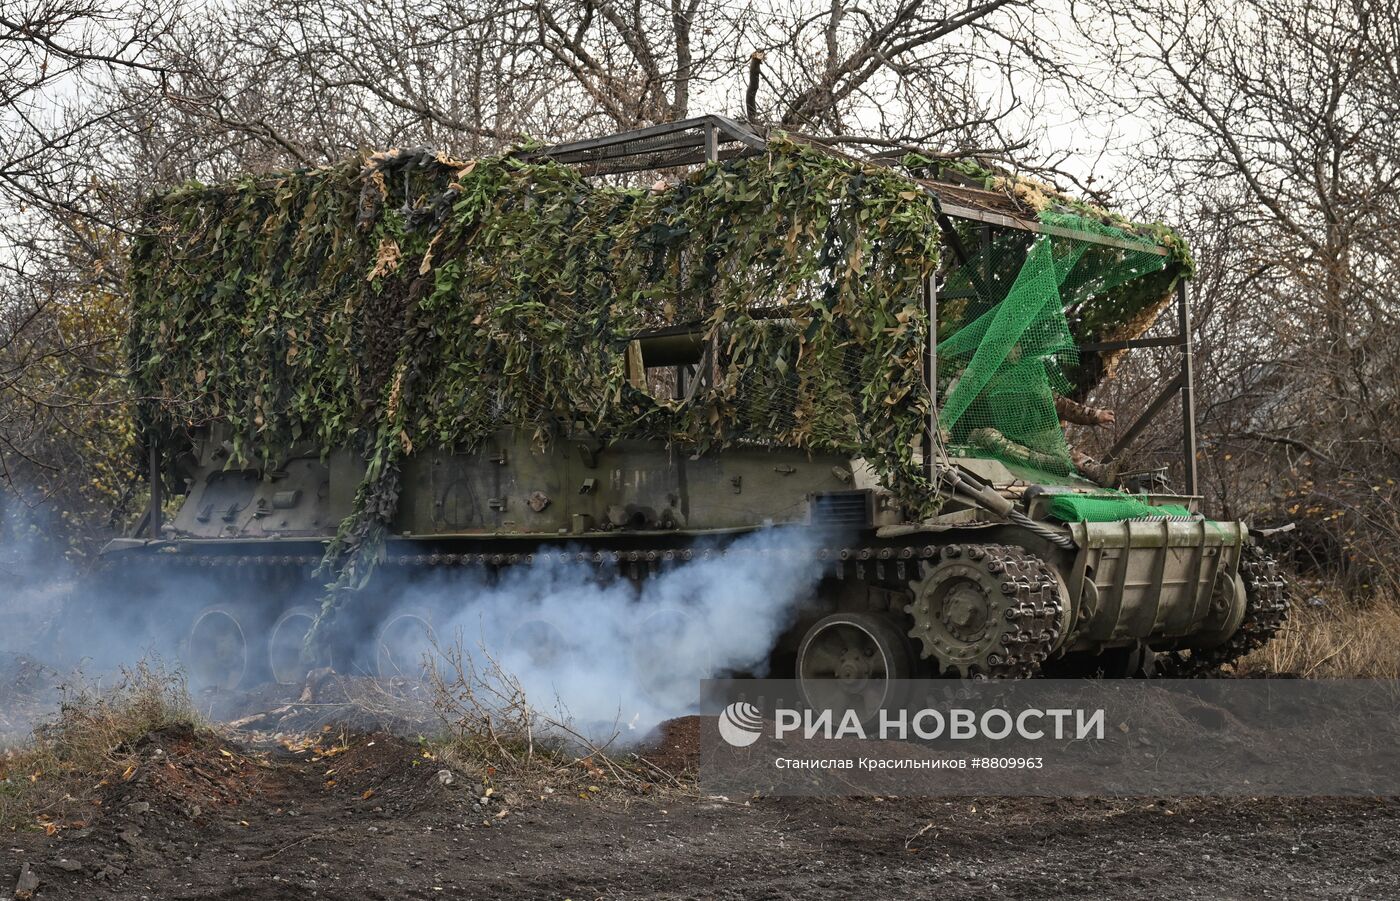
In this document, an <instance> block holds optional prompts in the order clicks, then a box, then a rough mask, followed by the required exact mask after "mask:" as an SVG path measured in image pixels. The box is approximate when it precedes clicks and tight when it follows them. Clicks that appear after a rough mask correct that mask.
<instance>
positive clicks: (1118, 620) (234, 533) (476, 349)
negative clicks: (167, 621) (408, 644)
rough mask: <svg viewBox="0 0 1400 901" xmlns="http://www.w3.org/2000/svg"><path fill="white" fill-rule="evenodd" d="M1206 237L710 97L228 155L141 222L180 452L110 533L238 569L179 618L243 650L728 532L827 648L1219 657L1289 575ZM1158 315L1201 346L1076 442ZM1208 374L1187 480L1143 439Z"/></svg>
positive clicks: (119, 562) (678, 550)
mask: <svg viewBox="0 0 1400 901" xmlns="http://www.w3.org/2000/svg"><path fill="white" fill-rule="evenodd" d="M636 172H645V173H647V175H646V179H645V180H646V182H647V183H649V182H650V181H651V180H652V179H653V178H654V177H656V176H657V174H658V173H659V174H660V176H659V177H660V179H661V180H660V181H659V182H658V183H657V184H655V185H652V186H651V187H649V188H619V187H616V185H617V183H618V182H619V181H621V180H623V179H622V178H619V177H617V176H624V175H625V174H626V173H636ZM608 177H611V178H608ZM1190 269H1191V264H1190V259H1189V255H1188V254H1187V253H1186V250H1185V248H1184V246H1183V245H1182V244H1181V242H1180V240H1179V239H1177V238H1176V237H1175V236H1174V235H1172V234H1171V233H1170V232H1169V231H1167V230H1165V229H1162V228H1160V227H1145V226H1139V225H1134V224H1132V223H1129V222H1126V221H1124V220H1121V219H1119V218H1116V217H1114V216H1112V215H1111V214H1108V213H1106V212H1104V211H1101V210H1096V209H1094V208H1091V207H1088V206H1087V205H1084V204H1081V203H1078V202H1076V201H1074V200H1072V199H1070V198H1067V197H1064V196H1062V195H1060V194H1058V193H1057V192H1054V191H1052V190H1051V189H1050V188H1048V187H1046V186H1044V185H1039V184H1036V183H1033V182H1029V181H1024V180H1021V179H1017V178H1015V177H1013V176H1011V175H1009V174H1008V173H1005V172H999V171H995V170H992V169H989V168H986V167H984V166H982V165H981V164H979V163H977V161H973V160H965V161H957V162H951V163H950V162H947V161H945V160H937V159H933V158H925V157H922V156H919V155H917V154H911V155H909V156H906V157H903V158H900V159H884V160H876V161H871V160H857V159H853V158H851V157H848V156H846V155H844V154H842V153H840V152H839V151H837V150H836V149H834V148H833V147H832V146H830V145H829V144H827V143H823V142H821V141H816V140H813V139H807V138H800V137H795V136H790V135H766V136H764V135H759V134H757V133H755V132H754V131H752V130H751V129H749V128H747V127H745V126H743V125H740V124H738V123H735V122H732V121H730V120H727V119H724V118H721V117H714V116H710V117H703V118H699V119H691V120H687V121H684V122H677V123H674V124H669V125H664V126H658V127H654V128H648V129H643V130H640V131H635V132H629V133H625V134H619V135H613V136H609V137H606V138H601V139H597V140H590V141H582V142H578V143H572V144H564V145H557V146H551V147H542V148H540V147H534V148H525V149H521V150H517V151H515V152H512V153H509V154H504V155H502V156H500V157H494V158H490V159H486V160H477V161H457V160H452V159H449V158H447V157H444V156H442V155H440V154H434V153H432V152H429V151H424V150H413V151H395V152H390V153H385V154H379V155H376V156H374V157H370V158H369V159H367V160H357V161H354V162H352V163H347V164H345V165H342V166H338V167H331V168H327V169H319V170H310V171H301V172H289V173H284V174H280V175H274V176H270V177H265V178H259V179H249V180H247V181H245V182H241V183H238V184H232V185H223V186H214V187H207V186H202V185H191V186H188V187H186V188H183V189H180V190H178V191H175V192H172V193H170V194H167V195H164V196H162V197H159V198H156V199H155V200H154V201H152V203H151V205H150V207H149V209H148V213H147V220H146V226H145V229H144V231H143V233H142V235H141V236H140V238H139V240H138V242H137V246H136V250H135V252H134V256H133V277H132V292H133V305H134V315H133V329H132V335H131V343H130V351H131V358H132V366H133V371H134V374H135V381H136V385H137V389H138V393H139V395H140V396H141V397H142V398H143V401H142V405H141V412H140V422H139V426H140V435H141V440H142V442H143V445H144V448H145V454H146V460H147V461H148V466H149V476H150V480H151V485H152V489H153V491H152V500H151V504H150V509H149V511H148V513H147V515H146V517H145V519H144V521H143V522H142V523H141V525H140V526H139V528H138V529H137V531H136V533H135V534H134V535H133V536H132V537H130V538H126V539H122V540H119V541H116V542H114V543H113V544H112V545H111V547H110V548H109V549H108V550H107V552H106V553H107V558H108V560H109V562H111V563H112V564H113V565H114V566H117V567H119V568H120V569H121V570H122V571H124V572H128V573H130V572H140V573H143V576H142V577H141V578H145V579H147V580H149V582H150V584H158V583H162V582H164V583H165V584H169V583H170V580H171V579H173V578H175V575H174V574H176V573H182V574H195V575H196V576H197V577H198V578H199V579H200V580H201V581H200V584H201V585H212V586H214V588H213V589H212V597H211V596H210V594H209V593H206V592H205V591H204V590H203V589H200V590H197V591H196V590H192V591H190V592H189V594H190V599H189V602H188V609H185V610H182V611H181V613H180V616H179V617H177V618H178V619H181V621H180V622H178V623H176V624H174V625H173V628H175V629H176V630H177V631H178V632H179V633H180V635H181V636H182V643H183V647H184V648H185V653H186V655H187V661H188V663H189V665H190V667H191V670H192V673H193V674H194V676H195V677H196V679H197V680H199V681H203V682H206V683H212V684H217V685H223V686H234V685H237V684H238V683H239V682H241V681H247V680H251V679H256V678H259V677H264V676H266V675H268V674H270V675H271V676H273V677H275V678H277V679H278V680H280V681H287V682H293V681H297V680H299V679H300V678H301V677H302V675H303V674H304V673H305V671H306V668H307V667H308V666H309V665H312V664H313V663H318V662H326V660H330V661H331V662H333V663H334V664H335V665H336V666H337V667H351V668H354V667H365V668H370V669H378V670H379V671H380V672H381V673H384V672H388V671H390V670H393V669H396V668H398V667H400V666H402V664H403V661H402V660H400V659H397V658H396V657H395V655H394V653H393V652H392V651H391V650H390V649H392V648H393V647H396V646H397V645H396V636H402V635H403V634H407V633H414V632H421V631H424V630H427V629H430V628H431V623H430V622H429V620H430V619H431V615H430V614H428V613H424V612H421V611H418V610H416V609H414V608H413V607H412V606H411V603H410V605H409V606H408V607H407V608H405V607H404V605H403V600H404V599H403V598H402V597H400V598H397V599H393V600H391V599H388V598H386V597H385V596H384V594H383V593H382V592H380V591H378V590H377V589H376V586H377V585H381V584H387V583H388V582H392V584H394V585H396V586H399V588H398V589H396V590H398V591H400V593H406V594H407V595H408V596H409V598H408V599H409V601H410V602H411V595H412V585H413V584H414V582H415V580H419V579H426V578H433V579H439V578H448V579H449V582H448V584H451V583H450V578H451V576H452V574H463V573H471V574H472V581H471V583H472V584H481V581H480V580H481V579H486V580H488V581H489V580H490V579H492V578H499V577H500V576H501V575H502V574H504V573H507V572H510V571H512V570H513V569H517V568H520V567H531V566H539V565H543V564H545V563H546V562H549V561H558V560H567V561H570V562H572V563H574V564H582V565H586V566H590V567H595V568H596V569H597V570H598V572H599V573H600V574H602V576H603V577H607V578H616V579H630V580H636V581H642V580H645V579H647V578H649V577H651V576H653V575H656V574H658V573H661V572H664V571H666V570H669V569H672V568H675V567H680V566H684V565H686V564H687V561H692V560H694V559H696V558H698V557H706V556H715V555H723V554H726V553H736V554H737V553H766V554H792V555H801V556H802V557H803V559H804V560H805V561H806V562H805V565H808V566H810V567H811V568H812V571H813V572H814V573H817V574H819V575H820V579H819V581H818V582H817V583H816V584H817V586H818V587H817V588H816V589H815V590H814V591H813V592H812V596H811V597H807V598H803V599H801V604H800V611H801V612H800V615H799V617H798V621H797V622H796V623H794V624H793V626H792V628H791V629H789V630H788V632H787V633H786V634H785V635H784V636H783V637H782V638H781V639H780V640H779V641H778V642H777V644H776V646H775V647H774V648H773V650H772V660H773V661H774V662H775V663H776V665H777V666H779V667H780V668H789V667H790V668H791V669H790V670H789V671H795V672H796V673H797V675H798V676H799V677H800V678H801V679H804V680H811V679H837V680H843V681H844V682H845V683H846V684H850V685H852V686H859V685H865V684H869V683H871V682H872V681H873V682H878V681H879V680H881V679H886V678H896V677H925V676H926V677H949V676H953V677H993V678H1021V677H1029V676H1034V675H1037V674H1041V673H1080V672H1083V673H1100V674H1107V675H1120V676H1127V675H1132V674H1139V673H1143V672H1145V671H1147V670H1148V669H1150V668H1151V665H1152V661H1153V660H1156V661H1157V662H1158V664H1159V665H1160V668H1166V669H1168V670H1169V671H1171V672H1173V673H1176V674H1181V675H1192V674H1199V673H1206V672H1210V671H1212V670H1214V669H1216V668H1218V667H1220V666H1223V665H1225V664H1228V663H1230V662H1232V661H1234V660H1236V659H1238V658H1239V657H1240V656H1241V655H1243V654H1245V653H1247V652H1248V651H1250V650H1251V649H1253V648H1256V647H1258V646H1260V645H1261V644H1262V643H1264V642H1266V641H1268V640H1269V638H1270V637H1271V636H1272V635H1273V634H1274V632H1275V631H1276V630H1277V629H1278V627H1279V625H1280V623H1281V622H1282V620H1283V618H1284V616H1285V615H1286V610H1287V598H1286V596H1285V593H1284V587H1283V584H1282V582H1281V581H1280V579H1279V577H1278V575H1277V574H1276V572H1275V570H1274V566H1273V564H1272V562H1271V561H1270V560H1269V559H1268V558H1267V557H1265V556H1264V555H1263V554H1261V553H1260V552H1259V551H1258V550H1257V549H1256V548H1255V547H1254V546H1253V544H1252V543H1251V541H1250V538H1249V535H1248V531H1247V529H1246V527H1245V526H1244V525H1243V524H1242V523H1238V522H1221V521H1215V520H1210V519H1208V518H1205V517H1204V516H1202V515H1201V514H1200V513H1199V512H1198V511H1197V508H1198V503H1199V498H1198V497H1197V496H1196V450H1195V435H1194V414H1193V408H1192V370H1191V364H1192V359H1191V344H1190V321H1189V309H1188V303H1187V292H1186V280H1187V278H1188V277H1189V275H1190ZM1164 311H1171V312H1172V313H1173V314H1174V315H1172V316H1168V317H1166V320H1167V321H1166V322H1164V323H1163V324H1162V325H1155V326H1154V324H1156V323H1157V322H1158V320H1159V318H1163V317H1161V315H1160V314H1162V313H1163V312H1164ZM1141 347H1159V348H1160V347H1168V348H1174V349H1175V352H1176V354H1177V356H1178V358H1179V360H1180V372H1179V374H1178V375H1177V376H1176V377H1175V378H1174V379H1172V380H1171V381H1170V382H1169V384H1167V385H1165V386H1164V387H1163V389H1162V391H1161V393H1160V394H1159V395H1158V396H1157V397H1156V398H1155V399H1154V400H1151V401H1150V402H1149V403H1147V404H1145V405H1144V408H1143V409H1142V410H1140V411H1137V412H1138V413H1139V414H1140V416H1139V417H1138V419H1137V420H1136V422H1134V423H1133V424H1131V425H1128V426H1127V427H1126V428H1123V429H1122V430H1121V432H1120V433H1119V438H1118V441H1117V443H1116V445H1115V446H1114V447H1113V449H1112V450H1111V451H1110V452H1109V454H1107V455H1105V459H1103V460H1099V461H1093V460H1090V459H1088V458H1087V457H1085V456H1083V455H1081V454H1078V453H1077V452H1075V451H1074V450H1073V448H1072V447H1071V445H1070V444H1069V443H1068V442H1067V440H1066V438H1065V431H1064V428H1063V425H1062V423H1061V422H1060V412H1059V411H1060V410H1062V409H1064V404H1065V403H1069V404H1075V403H1078V402H1079V401H1082V400H1083V399H1084V398H1085V397H1086V396H1088V394H1089V392H1091V391H1092V390H1093V389H1094V387H1095V386H1096V385H1097V384H1098V383H1099V381H1100V380H1101V379H1103V378H1104V377H1106V375H1107V374H1109V373H1111V371H1112V369H1113V368H1114V366H1115V365H1116V363H1117V361H1118V359H1119V357H1120V356H1122V355H1123V354H1125V353H1128V352H1130V351H1132V350H1133V349H1135V348H1141ZM1177 405H1179V407H1180V410H1181V420H1182V423H1183V435H1182V451H1183V456H1182V461H1181V467H1180V470H1181V474H1182V475H1181V482H1180V485H1181V490H1180V491H1172V490H1169V489H1168V488H1167V487H1166V486H1165V484H1164V483H1163V480H1162V478H1160V477H1154V478H1147V477H1146V476H1145V475H1144V474H1143V473H1133V472H1130V471H1128V470H1127V469H1126V468H1125V467H1124V466H1123V465H1122V464H1121V463H1120V462H1118V461H1117V460H1116V459H1115V458H1117V457H1119V456H1120V455H1121V454H1123V452H1124V451H1126V450H1127V449H1128V448H1129V446H1130V445H1131V444H1132V442H1134V441H1135V440H1136V439H1137V438H1138V437H1139V436H1140V435H1141V434H1142V432H1143V429H1144V428H1145V426H1146V424H1147V423H1148V422H1149V421H1150V420H1151V419H1152V418H1153V417H1155V416H1158V415H1159V414H1161V413H1162V412H1163V411H1164V410H1167V409H1168V408H1169V407H1173V406H1177ZM1128 412H1129V411H1121V410H1120V411H1119V413H1120V415H1123V416H1124V417H1125V418H1126V414H1127V413H1128ZM1091 473H1092V474H1093V475H1094V476H1095V478H1096V479H1097V481H1092V480H1090V479H1089V478H1087V477H1086V476H1087V475H1088V474H1091ZM172 497H173V499H172ZM760 530H768V531H769V533H770V534H777V535H779V536H783V535H788V536H791V537H792V541H791V542H790V543H784V542H781V541H780V542H776V543H775V542H767V543H765V545H764V548H765V549H764V550H762V551H758V550H754V549H752V548H748V547H746V546H744V545H743V544H742V543H741V538H742V536H745V535H748V534H751V533H754V532H757V531H760ZM444 574H446V575H444ZM386 580H388V582H386ZM436 584H442V583H441V582H438V583H436ZM403 586H407V588H404V587H403ZM200 595H203V596H200ZM467 600H468V598H465V597H464V598H463V603H466V602H467ZM682 615H683V611H682ZM647 616H648V613H647V611H644V610H638V611H637V622H638V624H639V627H638V635H639V640H640V641H643V642H645V641H646V628H645V622H646V617H647ZM564 627H565V628H567V626H564ZM372 635H373V636H379V640H378V641H376V642H373V643H371V644H370V647H371V648H373V649H377V650H371V651H370V652H369V653H368V654H366V653H365V652H364V651H363V650H359V651H356V650H355V648H356V647H357V646H361V647H362V645H357V641H358V638H362V637H365V636H372ZM357 637H358V638H357ZM317 649H320V650H317ZM660 650H661V651H662V653H663V654H664V649H660ZM318 654H319V655H320V657H321V658H322V659H320V660H317V659H316V658H317V656H318ZM347 655H348V656H347ZM781 671H782V669H779V672H781Z"/></svg>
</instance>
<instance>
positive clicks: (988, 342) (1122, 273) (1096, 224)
mask: <svg viewBox="0 0 1400 901" xmlns="http://www.w3.org/2000/svg"><path fill="white" fill-rule="evenodd" d="M1040 219H1041V225H1042V227H1043V228H1044V231H1042V232H1041V233H1039V234H1033V233H1027V232H1001V233H999V234H995V235H994V234H990V233H988V232H987V231H986V230H981V231H979V230H978V227H977V226H976V225H975V224H969V225H968V226H960V228H965V229H966V232H965V236H964V235H960V239H959V241H958V242H957V243H958V244H959V245H961V248H960V249H961V253H958V254H957V255H956V257H955V259H954V266H953V268H952V269H951V270H950V271H949V272H948V273H947V275H946V277H945V279H944V284H943V287H942V289H941V290H940V291H939V343H938V365H939V389H940V390H939V393H940V396H942V397H943V398H944V400H943V403H942V410H941V413H940V416H939V421H940V423H941V426H942V429H943V430H944V432H945V435H946V439H947V441H948V442H949V443H950V444H952V445H954V446H961V447H964V448H967V449H968V450H970V451H971V452H973V453H975V454H976V455H978V456H991V457H995V458H998V459H1001V460H1003V461H1005V462H1008V463H1013V464H1016V465H1019V466H1023V467H1031V468H1033V469H1036V470H1040V471H1042V472H1045V473H1048V474H1052V475H1057V476H1066V475H1070V474H1072V473H1073V472H1074V465H1073V463H1072V461H1071V454H1070V448H1069V445H1068V444H1067V442H1066V440H1065V433H1064V429H1063V428H1062V427H1061V424H1060V418H1059V414H1058V413H1057V411H1056V407H1055V401H1056V397H1057V396H1065V397H1073V396H1074V395H1075V394H1076V393H1080V391H1081V389H1082V388H1083V387H1084V386H1085V385H1086V381H1085V380H1082V379H1078V378H1077V376H1078V375H1079V369H1080V365H1079V364H1080V361H1079V352H1078V350H1077V344H1078V342H1079V340H1081V339H1080V336H1081V335H1086V334H1087V335H1101V330H1100V329H1098V328H1095V326H1096V323H1094V322H1090V321H1088V318H1087V317H1088V315H1089V314H1092V316H1093V317H1104V316H1113V315H1117V316H1119V317H1120V318H1122V319H1123V320H1125V321H1130V320H1132V319H1133V318H1135V316H1152V317H1155V315H1156V313H1157V311H1158V310H1159V309H1160V305H1161V301H1162V299H1164V297H1165V290H1164V287H1165V288H1169V285H1166V286H1164V283H1163V280H1162V279H1161V278H1153V277H1151V276H1153V275H1154V274H1157V273H1161V272H1162V271H1163V270H1164V269H1165V268H1166V267H1167V265H1168V263H1169V259H1168V257H1167V256H1164V255H1163V253H1162V252H1161V250H1160V248H1159V246H1158V245H1157V244H1155V243H1153V242H1151V241H1147V240H1145V239H1143V238H1139V237H1134V236H1132V235H1129V234H1128V233H1127V232H1124V231H1121V230H1118V229H1114V228H1111V227H1109V226H1106V225H1104V224H1103V223H1102V222H1100V221H1099V220H1097V219H1093V218H1090V217H1087V216H1078V215H1072V214H1065V213H1052V212H1046V213H1042V214H1041V217H1040ZM1070 230H1072V231H1077V232H1080V233H1084V232H1088V233H1090V234H1095V235H1099V236H1102V237H1105V238H1109V239H1111V240H1112V241H1113V242H1114V243H1113V244H1100V243H1093V242H1089V241H1085V240H1082V239H1076V238H1073V237H1070V236H1068V235H1067V234H1065V232H1067V231H1070ZM969 248H972V250H973V251H975V252H972V251H970V250H969ZM1105 298H1109V299H1110V302H1109V303H1107V304H1105V303H1104V299H1105ZM1146 321H1147V322H1150V321H1151V320H1150V319H1148V320H1146ZM1118 518H1121V516H1120V517H1118Z"/></svg>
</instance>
